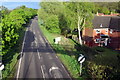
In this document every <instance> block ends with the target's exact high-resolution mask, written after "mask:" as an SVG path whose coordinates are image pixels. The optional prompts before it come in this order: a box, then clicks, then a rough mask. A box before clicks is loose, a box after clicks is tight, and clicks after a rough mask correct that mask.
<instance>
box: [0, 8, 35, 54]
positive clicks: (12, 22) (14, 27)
mask: <svg viewBox="0 0 120 80" xmlns="http://www.w3.org/2000/svg"><path fill="white" fill-rule="evenodd" d="M6 10H7V9H6V8H5V9H3V10H2V11H1V12H2V14H4V15H2V23H0V24H1V26H2V49H3V51H2V52H3V55H4V54H6V53H7V51H9V49H11V48H12V47H13V46H14V45H15V44H16V43H17V41H18V39H19V34H20V32H21V30H22V29H23V25H24V24H26V22H27V21H29V19H30V18H31V17H32V16H34V15H35V12H36V11H35V10H33V9H31V8H27V7H25V6H24V8H23V7H21V8H18V9H14V10H12V11H11V12H10V13H6V12H7V11H6Z"/></svg>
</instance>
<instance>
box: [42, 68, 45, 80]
mask: <svg viewBox="0 0 120 80" xmlns="http://www.w3.org/2000/svg"><path fill="white" fill-rule="evenodd" d="M41 70H42V74H43V78H44V79H45V74H44V71H43V67H42V66H41Z"/></svg>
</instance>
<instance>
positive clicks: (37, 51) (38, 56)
mask: <svg viewBox="0 0 120 80" xmlns="http://www.w3.org/2000/svg"><path fill="white" fill-rule="evenodd" d="M37 53H38V58H39V59H40V54H39V51H38V49H37Z"/></svg>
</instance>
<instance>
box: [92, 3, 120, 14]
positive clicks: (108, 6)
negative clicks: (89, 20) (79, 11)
mask: <svg viewBox="0 0 120 80" xmlns="http://www.w3.org/2000/svg"><path fill="white" fill-rule="evenodd" d="M119 3H120V2H95V9H94V11H93V12H94V13H95V14H96V13H97V12H99V13H104V14H109V13H110V12H113V13H116V12H117V13H119V11H120V8H119Z"/></svg>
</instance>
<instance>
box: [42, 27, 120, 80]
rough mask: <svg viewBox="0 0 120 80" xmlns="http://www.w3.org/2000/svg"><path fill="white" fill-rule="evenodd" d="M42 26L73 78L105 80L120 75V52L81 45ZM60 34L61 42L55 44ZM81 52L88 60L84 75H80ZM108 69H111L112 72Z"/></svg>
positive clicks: (84, 67)
mask: <svg viewBox="0 0 120 80" xmlns="http://www.w3.org/2000/svg"><path fill="white" fill-rule="evenodd" d="M40 28H41V30H42V32H43V34H44V35H45V37H46V38H47V40H48V41H49V43H50V44H51V46H52V47H53V49H54V50H55V51H56V54H57V55H58V56H59V58H60V59H61V61H62V62H63V64H64V65H65V66H66V68H67V70H68V71H69V72H70V74H71V76H72V77H73V78H78V79H80V80H83V79H84V80H87V79H90V78H91V79H95V78H100V79H101V80H104V79H109V78H111V77H112V78H114V77H116V76H117V75H118V73H119V71H118V70H119V68H120V65H119V61H120V59H119V58H120V54H119V53H118V52H116V51H113V50H110V49H107V48H105V47H94V48H89V47H87V46H85V45H83V46H80V45H79V44H78V43H76V42H75V41H74V40H71V39H67V38H65V37H64V36H61V35H59V34H53V33H50V32H48V31H47V30H46V29H45V28H44V27H42V26H41V27H40ZM59 36H60V37H61V38H62V40H61V43H59V44H58V45H56V44H54V38H56V37H59ZM79 54H84V55H85V57H86V61H85V63H83V70H82V77H80V76H79V63H78V62H77V59H78V57H79ZM118 57H119V58H118ZM106 70H109V71H111V73H112V74H110V72H108V71H106ZM91 71H92V72H91ZM114 71H118V72H114ZM103 73H104V74H103ZM117 78H118V76H117Z"/></svg>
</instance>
